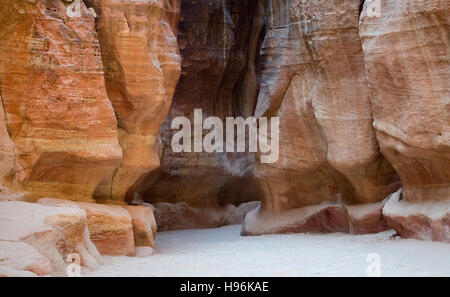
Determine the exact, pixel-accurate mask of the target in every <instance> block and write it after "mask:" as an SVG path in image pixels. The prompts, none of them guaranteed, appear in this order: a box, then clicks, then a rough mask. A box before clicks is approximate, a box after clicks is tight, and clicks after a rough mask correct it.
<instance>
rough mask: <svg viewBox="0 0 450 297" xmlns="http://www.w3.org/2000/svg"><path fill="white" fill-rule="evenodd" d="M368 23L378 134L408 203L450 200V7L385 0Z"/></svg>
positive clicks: (364, 31)
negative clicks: (378, 11) (401, 184)
mask: <svg viewBox="0 0 450 297" xmlns="http://www.w3.org/2000/svg"><path fill="white" fill-rule="evenodd" d="M382 2H383V3H382V5H381V10H380V13H379V17H376V16H372V17H371V16H369V15H368V14H367V5H365V9H364V11H363V13H362V17H361V30H360V35H361V38H362V42H363V48H364V56H365V61H366V69H367V77H368V79H369V87H370V90H371V92H372V94H373V96H372V97H371V98H372V106H373V111H374V127H375V129H376V132H377V138H378V142H379V144H380V147H381V151H382V152H383V154H384V155H385V156H386V158H387V159H388V160H389V161H390V162H391V163H392V165H393V166H394V168H395V169H396V171H397V172H398V174H399V175H400V177H401V180H402V183H403V187H404V191H403V197H404V199H405V200H406V201H408V202H421V201H442V200H449V199H450V162H449V160H450V110H449V106H450V102H449V98H450V88H449V81H450V58H449V56H450V41H449V35H448V32H449V28H450V3H449V2H448V1H433V0H432V1H392V0H389V1H382Z"/></svg>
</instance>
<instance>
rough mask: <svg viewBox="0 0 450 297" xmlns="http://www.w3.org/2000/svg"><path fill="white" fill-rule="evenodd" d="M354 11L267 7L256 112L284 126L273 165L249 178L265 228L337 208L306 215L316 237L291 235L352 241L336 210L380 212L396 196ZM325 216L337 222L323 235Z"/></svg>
mask: <svg viewBox="0 0 450 297" xmlns="http://www.w3.org/2000/svg"><path fill="white" fill-rule="evenodd" d="M359 9H360V1H359V0H346V1H342V0H339V1H337V0H336V1H307V2H306V1H300V0H295V1H281V0H278V1H271V7H269V11H268V17H267V19H268V32H267V34H266V38H265V40H264V45H263V49H262V50H263V62H264V64H263V67H264V71H263V75H262V83H261V91H260V94H259V98H258V103H257V107H256V112H255V114H256V116H268V117H273V116H277V117H279V118H280V135H281V136H280V158H279V160H278V162H276V163H275V164H270V165H260V164H259V163H257V164H258V165H257V166H256V173H255V175H256V177H257V182H258V185H259V188H260V190H261V192H262V199H263V204H262V208H261V209H260V210H259V212H258V213H256V214H254V216H255V217H257V216H258V215H259V216H261V221H264V222H266V224H268V226H270V225H271V224H270V220H276V218H277V216H278V215H276V214H279V215H282V213H283V212H285V211H290V210H295V209H300V210H298V211H300V212H302V210H301V208H303V207H308V206H313V205H317V204H321V203H325V204H337V205H338V206H337V210H336V211H333V210H332V209H331V210H330V212H331V214H330V215H321V212H315V211H313V212H312V213H311V214H308V215H307V216H308V217H310V216H311V217H310V221H311V220H313V221H317V222H318V225H319V227H318V226H317V224H306V225H304V224H303V223H302V222H303V220H298V224H300V225H301V226H292V224H291V225H290V226H289V228H290V229H296V228H297V227H298V229H299V230H301V231H308V230H310V231H349V232H353V231H352V230H355V228H356V229H357V227H355V228H348V225H349V224H350V223H351V222H350V221H349V220H350V218H349V217H348V216H347V214H346V213H347V212H346V211H342V209H345V207H343V206H339V205H341V204H345V205H354V204H362V203H377V202H379V201H382V200H383V199H384V198H385V197H386V196H387V195H388V194H389V193H391V192H392V191H394V190H396V189H398V187H399V183H398V178H397V175H396V173H395V171H394V170H393V168H392V167H391V165H390V164H389V163H388V162H387V161H386V160H385V159H384V158H383V156H382V155H381V153H380V150H379V147H378V144H377V142H376V135H375V131H374V129H373V127H372V122H373V118H372V114H371V105H370V93H369V85H368V82H367V80H366V75H365V67H364V56H363V51H362V46H361V42H360V40H359V32H358V25H359ZM333 209H334V207H333ZM378 213H380V212H379V211H378ZM315 215H317V216H319V217H314V216H315ZM328 216H331V217H334V219H332V222H330V224H329V226H328V227H327V228H321V227H320V225H322V224H323V223H322V221H324V220H325V219H326V217H328ZM333 222H334V223H333ZM337 222H341V223H337ZM374 222H376V223H375V224H374V225H373V226H366V227H364V228H363V229H364V230H365V231H366V232H377V231H379V230H380V229H383V226H384V227H385V224H384V223H383V220H375V221H374ZM293 224H294V225H295V224H296V223H295V222H294V223H293ZM325 224H326V223H325ZM244 225H245V224H244ZM342 226H343V227H342ZM243 230H244V233H248V234H253V233H256V234H258V233H260V232H261V231H262V230H264V232H282V230H283V228H275V229H271V228H265V227H264V226H263V224H252V225H247V226H244V227H243Z"/></svg>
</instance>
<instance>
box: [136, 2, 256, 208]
mask: <svg viewBox="0 0 450 297" xmlns="http://www.w3.org/2000/svg"><path fill="white" fill-rule="evenodd" d="M181 16H182V18H181V20H180V25H179V28H180V30H179V35H178V44H179V47H180V52H181V56H182V74H181V78H180V82H179V84H178V85H177V88H176V92H175V95H174V99H173V104H172V107H171V109H170V113H169V116H168V117H167V119H166V121H165V122H164V125H163V127H162V129H161V139H162V149H163V157H162V160H161V169H160V170H157V171H155V173H152V174H151V175H150V176H148V177H147V179H146V180H144V181H143V182H142V184H141V188H140V189H139V191H140V192H141V193H143V196H144V200H145V201H146V202H150V203H156V202H170V203H177V202H187V203H188V204H189V205H191V206H195V207H200V208H214V207H218V206H225V205H227V204H230V203H235V204H238V203H241V202H246V201H253V200H258V199H259V197H258V193H257V191H256V190H255V189H256V187H255V186H254V181H253V178H252V170H253V164H254V157H253V156H252V155H250V154H246V153H241V154H225V153H213V154H210V153H174V152H173V151H172V149H171V146H170V144H171V139H172V136H173V134H174V133H175V132H177V131H176V130H171V129H170V125H171V122H172V119H173V118H175V117H178V116H185V117H187V118H189V119H191V120H193V119H194V109H196V108H197V109H202V111H203V117H204V118H206V117H209V116H217V117H219V118H222V119H224V118H225V117H227V116H241V115H244V116H247V115H252V114H253V110H254V108H255V101H256V97H257V92H258V88H259V66H258V65H259V63H258V59H259V45H260V36H261V31H262V29H263V21H264V20H263V16H264V7H263V5H262V3H261V1H258V0H225V1H222V0H200V1H197V0H195V1H194V0H183V1H182V3H181Z"/></svg>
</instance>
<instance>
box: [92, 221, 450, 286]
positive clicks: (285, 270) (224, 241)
mask: <svg viewBox="0 0 450 297" xmlns="http://www.w3.org/2000/svg"><path fill="white" fill-rule="evenodd" d="M239 232H240V226H229V227H224V228H220V229H208V230H184V231H171V232H161V233H158V234H157V247H156V254H155V255H153V256H151V257H146V258H130V257H105V265H103V266H101V267H100V268H99V269H97V270H96V271H93V272H87V271H85V272H84V274H83V275H84V276H181V277H186V276H367V271H368V270H369V272H370V273H371V275H372V273H375V275H376V274H377V271H379V272H380V274H381V276H450V244H446V243H437V242H422V241H418V240H411V239H401V238H397V237H396V238H393V236H392V235H393V234H394V232H392V231H388V232H383V233H379V234H374V235H361V236H354V235H349V234H289V235H266V236H259V237H241V236H239Z"/></svg>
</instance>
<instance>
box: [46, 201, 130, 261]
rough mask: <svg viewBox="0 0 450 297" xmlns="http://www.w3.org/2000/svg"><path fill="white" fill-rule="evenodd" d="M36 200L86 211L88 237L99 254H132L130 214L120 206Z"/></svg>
mask: <svg viewBox="0 0 450 297" xmlns="http://www.w3.org/2000/svg"><path fill="white" fill-rule="evenodd" d="M38 202H39V203H40V204H44V205H52V206H60V207H61V206H62V207H71V208H75V209H80V210H83V211H84V212H86V222H87V226H88V229H89V235H90V239H91V240H92V242H93V243H94V244H95V246H96V247H97V249H98V251H99V252H100V254H102V255H123V256H134V253H135V251H134V235H133V225H132V221H131V216H130V214H129V212H128V211H127V210H126V209H125V208H123V207H122V206H119V205H105V204H95V203H86V202H75V201H68V200H62V199H48V198H47V199H45V198H44V199H40V200H39V201H38Z"/></svg>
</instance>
